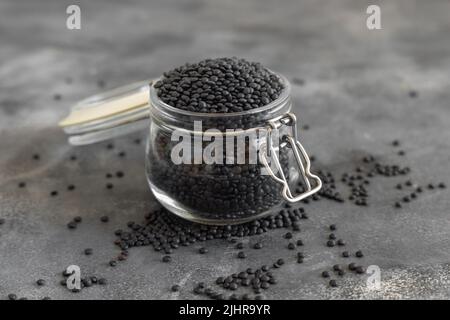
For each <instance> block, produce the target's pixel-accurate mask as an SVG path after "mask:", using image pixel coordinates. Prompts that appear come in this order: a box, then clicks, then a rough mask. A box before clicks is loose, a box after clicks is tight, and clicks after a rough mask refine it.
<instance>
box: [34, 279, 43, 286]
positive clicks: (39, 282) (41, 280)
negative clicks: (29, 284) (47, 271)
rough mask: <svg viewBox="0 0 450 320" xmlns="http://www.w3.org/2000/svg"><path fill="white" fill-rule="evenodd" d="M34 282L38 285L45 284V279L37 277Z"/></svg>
mask: <svg viewBox="0 0 450 320" xmlns="http://www.w3.org/2000/svg"><path fill="white" fill-rule="evenodd" d="M36 284H37V285H38V286H43V285H45V280H44V279H38V280H37V281H36Z"/></svg>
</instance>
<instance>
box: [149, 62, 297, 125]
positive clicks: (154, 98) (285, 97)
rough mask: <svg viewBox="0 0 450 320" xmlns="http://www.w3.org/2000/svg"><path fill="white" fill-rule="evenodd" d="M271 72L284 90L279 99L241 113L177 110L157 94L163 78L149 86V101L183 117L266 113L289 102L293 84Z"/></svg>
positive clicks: (219, 116)
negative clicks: (158, 83) (159, 83)
mask: <svg viewBox="0 0 450 320" xmlns="http://www.w3.org/2000/svg"><path fill="white" fill-rule="evenodd" d="M267 70H269V71H270V72H271V73H272V74H274V75H275V76H277V77H278V78H279V79H280V80H281V83H282V85H283V90H282V91H281V93H280V95H279V96H278V98H276V99H275V100H273V101H272V102H270V103H268V104H266V105H264V106H261V107H258V108H254V109H250V110H245V111H239V112H220V113H219V112H194V111H188V110H184V109H180V108H176V107H174V106H171V105H170V104H168V103H166V102H164V101H162V100H161V99H160V98H159V97H158V94H157V92H156V88H155V84H156V83H157V82H158V81H159V80H161V79H162V77H160V78H158V79H155V80H154V81H153V82H152V83H150V84H149V86H150V90H149V92H150V94H149V100H150V108H154V107H156V108H160V109H163V110H166V111H169V112H171V113H174V114H180V115H182V116H191V117H204V118H223V117H239V116H247V115H251V114H255V113H259V112H264V111H267V110H270V109H273V108H275V107H278V106H280V105H282V104H284V103H286V102H289V99H290V95H291V84H290V83H289V80H288V79H287V78H286V77H285V76H283V75H282V74H280V73H277V72H274V71H272V70H270V69H267Z"/></svg>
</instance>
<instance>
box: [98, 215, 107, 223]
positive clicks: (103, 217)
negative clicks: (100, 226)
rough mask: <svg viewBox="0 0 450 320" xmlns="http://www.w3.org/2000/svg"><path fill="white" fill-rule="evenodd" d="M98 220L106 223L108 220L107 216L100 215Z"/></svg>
mask: <svg viewBox="0 0 450 320" xmlns="http://www.w3.org/2000/svg"><path fill="white" fill-rule="evenodd" d="M100 221H101V222H105V223H106V222H108V221H109V217H108V216H102V217H100Z"/></svg>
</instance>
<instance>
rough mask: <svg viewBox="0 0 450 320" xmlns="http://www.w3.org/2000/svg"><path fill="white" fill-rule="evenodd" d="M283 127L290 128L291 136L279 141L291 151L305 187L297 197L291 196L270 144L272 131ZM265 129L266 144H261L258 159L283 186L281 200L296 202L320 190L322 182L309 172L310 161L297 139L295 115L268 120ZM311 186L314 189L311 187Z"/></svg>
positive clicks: (284, 136) (287, 114)
mask: <svg viewBox="0 0 450 320" xmlns="http://www.w3.org/2000/svg"><path fill="white" fill-rule="evenodd" d="M284 125H285V126H289V127H290V128H291V134H285V135H283V136H282V137H281V139H282V140H283V141H284V142H285V143H287V144H288V146H290V148H291V149H292V151H293V153H294V156H295V159H296V160H297V164H298V166H299V168H300V173H301V176H302V178H303V181H304V183H305V185H306V191H305V192H303V193H301V194H299V195H297V196H293V193H292V192H291V189H290V188H289V183H288V181H287V179H286V176H285V174H284V172H283V169H282V168H281V164H280V161H279V159H278V156H277V154H276V151H275V148H274V147H273V143H272V131H274V130H279V129H280V128H281V127H282V126H284ZM266 129H267V136H266V142H263V143H262V145H261V148H260V152H259V157H260V160H261V162H262V163H263V164H264V166H265V168H266V170H267V172H268V173H269V174H270V176H271V177H272V178H273V179H274V180H275V181H277V182H279V183H280V184H282V185H283V190H282V192H281V194H282V196H283V198H284V199H285V200H286V201H289V202H297V201H300V200H302V199H304V198H306V197H309V196H310V195H313V194H314V193H316V192H317V191H319V190H320V188H322V181H321V180H320V178H319V177H318V176H317V175H315V174H313V173H311V171H310V169H311V161H310V159H309V156H308V154H307V153H306V151H305V148H304V147H303V146H302V144H301V143H300V142H299V141H298V139H297V119H296V117H295V115H294V114H293V113H286V114H285V115H283V116H281V117H279V118H277V119H273V120H270V121H268V126H267V128H266ZM268 157H270V158H271V160H272V161H273V162H274V164H275V166H276V169H277V172H278V174H279V176H277V175H276V174H275V173H274V172H273V170H272V168H271V167H270V165H269V161H268ZM311 180H313V181H314V182H315V183H314V184H311ZM312 185H313V186H314V187H312Z"/></svg>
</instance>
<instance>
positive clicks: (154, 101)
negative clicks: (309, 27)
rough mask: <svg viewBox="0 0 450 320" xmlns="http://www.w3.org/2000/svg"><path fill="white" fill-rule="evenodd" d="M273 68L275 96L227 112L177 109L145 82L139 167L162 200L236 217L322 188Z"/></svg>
mask: <svg viewBox="0 0 450 320" xmlns="http://www.w3.org/2000/svg"><path fill="white" fill-rule="evenodd" d="M277 76H278V77H279V78H280V81H281V82H282V83H283V86H284V89H283V91H282V92H281V94H280V96H279V97H278V98H277V99H276V100H274V101H272V102H271V103H269V104H267V105H265V106H263V107H259V108H255V109H251V110H248V111H243V112H234V113H199V112H191V111H186V110H182V109H178V108H175V107H172V106H170V105H169V104H167V103H165V102H163V101H162V100H161V99H160V98H159V97H158V95H157V93H156V89H155V88H154V86H153V85H150V118H151V123H150V132H149V136H148V140H147V147H146V175H147V179H148V182H149V185H150V188H151V190H152V192H153V193H154V195H155V197H156V198H157V199H158V201H159V202H160V203H161V204H162V205H163V206H164V207H166V208H167V209H168V210H169V211H171V212H173V213H174V214H176V215H178V216H180V217H182V218H185V219H188V220H191V221H194V222H199V223H205V224H215V225H223V224H237V223H244V222H247V221H250V220H254V219H257V218H261V217H263V216H265V215H268V214H271V213H274V212H276V211H278V210H279V209H280V205H282V204H283V203H284V202H285V201H289V202H297V201H300V200H302V199H304V198H306V197H308V196H310V195H311V194H313V193H315V192H317V191H318V190H319V189H320V188H321V181H320V179H319V178H318V177H317V176H316V175H313V174H312V173H311V172H310V161H309V158H308V155H307V154H306V152H305V150H304V148H303V146H302V145H301V144H300V143H299V142H298V140H297V130H296V119H295V116H294V115H293V114H292V113H290V111H291V105H292V104H291V97H290V88H291V87H290V84H289V82H288V81H287V79H285V78H284V77H283V76H281V75H277ZM154 83H156V81H154V82H153V84H154ZM212 145H214V150H212V149H211V146H212ZM205 154H206V155H207V156H208V155H210V156H211V157H209V159H208V158H207V157H205V156H204V155H205ZM211 160H212V161H211ZM180 162H181V163H180ZM311 182H312V183H311ZM291 190H294V191H295V192H296V193H299V194H297V195H294V192H293V191H291Z"/></svg>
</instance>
